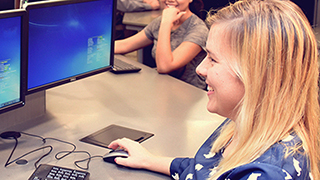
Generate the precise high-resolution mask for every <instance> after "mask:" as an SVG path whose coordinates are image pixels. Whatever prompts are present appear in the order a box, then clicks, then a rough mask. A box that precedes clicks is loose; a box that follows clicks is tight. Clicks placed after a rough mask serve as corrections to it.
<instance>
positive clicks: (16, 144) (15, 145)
mask: <svg viewBox="0 0 320 180" xmlns="http://www.w3.org/2000/svg"><path fill="white" fill-rule="evenodd" d="M14 140H15V141H16V143H15V144H14V147H13V149H12V151H11V153H10V155H9V158H8V160H7V162H6V163H5V164H4V167H7V166H8V165H9V164H11V162H10V163H9V161H10V159H11V157H12V155H13V152H14V151H15V150H16V148H17V146H18V139H17V138H16V137H14Z"/></svg>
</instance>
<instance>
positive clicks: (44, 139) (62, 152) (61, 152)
mask: <svg viewBox="0 0 320 180" xmlns="http://www.w3.org/2000/svg"><path fill="white" fill-rule="evenodd" d="M20 133H21V134H24V135H28V136H32V137H36V138H39V139H41V140H42V142H43V143H46V142H47V140H54V141H58V142H62V143H65V144H69V145H71V146H72V147H73V149H72V150H71V151H59V152H58V153H56V154H55V158H56V159H57V160H61V159H62V158H64V157H66V156H68V155H70V154H72V153H85V154H87V155H88V158H85V159H82V160H78V161H75V162H74V164H75V166H77V167H78V168H80V169H83V170H88V169H89V164H90V161H91V159H93V158H97V157H100V158H103V156H101V155H97V156H91V154H90V153H89V152H88V151H76V148H77V147H76V145H75V144H73V143H70V142H67V141H63V140H60V139H57V138H51V137H49V138H44V137H42V136H39V135H34V134H29V133H26V132H20ZM14 139H15V141H16V142H15V145H14V147H13V150H12V151H11V154H10V155H9V158H8V160H7V162H6V164H5V167H7V166H8V165H10V164H12V163H13V162H16V161H18V160H20V159H21V158H23V157H25V156H27V155H29V154H31V153H34V152H36V151H39V150H42V149H46V148H50V150H49V151H48V152H47V153H46V154H44V155H42V156H41V157H40V158H39V159H38V160H37V161H36V162H35V163H34V166H35V168H38V166H37V164H38V163H39V162H40V161H41V160H42V159H43V158H44V157H46V156H47V155H49V154H50V153H51V152H52V150H53V147H52V146H51V145H48V146H44V147H41V148H37V149H35V150H32V151H30V152H27V153H25V154H23V155H22V156H20V157H18V158H16V159H15V160H13V161H11V162H9V161H10V159H11V157H12V155H13V153H14V151H15V149H16V148H17V146H18V139H17V138H16V137H14ZM60 154H64V155H62V156H59V155H60ZM84 161H87V163H86V167H82V166H80V165H79V163H81V162H84Z"/></svg>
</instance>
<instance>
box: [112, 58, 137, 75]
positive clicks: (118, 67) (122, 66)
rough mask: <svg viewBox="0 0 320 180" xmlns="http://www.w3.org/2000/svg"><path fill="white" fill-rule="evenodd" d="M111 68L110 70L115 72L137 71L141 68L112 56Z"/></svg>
mask: <svg viewBox="0 0 320 180" xmlns="http://www.w3.org/2000/svg"><path fill="white" fill-rule="evenodd" d="M113 64H114V65H113V68H112V69H111V72H113V73H115V74H121V73H133V72H139V71H140V70H141V68H139V67H137V66H134V65H132V64H129V63H127V62H124V61H122V60H120V59H117V58H114V63H113Z"/></svg>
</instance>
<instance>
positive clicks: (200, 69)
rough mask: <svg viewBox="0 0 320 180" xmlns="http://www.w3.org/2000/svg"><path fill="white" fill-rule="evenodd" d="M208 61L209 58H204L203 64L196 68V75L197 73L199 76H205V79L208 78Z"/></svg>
mask: <svg viewBox="0 0 320 180" xmlns="http://www.w3.org/2000/svg"><path fill="white" fill-rule="evenodd" d="M206 59H207V58H204V59H203V60H202V62H201V63H200V64H199V65H198V67H197V68H196V73H197V74H198V75H199V76H203V77H206V76H207V67H206Z"/></svg>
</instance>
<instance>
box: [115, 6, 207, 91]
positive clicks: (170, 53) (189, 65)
mask: <svg viewBox="0 0 320 180" xmlns="http://www.w3.org/2000/svg"><path fill="white" fill-rule="evenodd" d="M161 3H162V4H164V6H165V8H164V9H163V12H162V16H160V17H158V18H156V19H155V20H153V21H152V22H151V23H150V24H148V25H147V26H146V27H145V28H144V29H143V30H142V31H140V32H138V33H137V34H135V35H133V36H131V37H128V38H126V39H122V40H117V41H115V48H114V49H115V53H116V54H125V53H129V52H132V51H135V50H138V49H140V48H143V47H146V46H148V45H151V44H153V48H152V57H153V58H154V59H155V62H156V68H157V71H158V72H159V73H161V74H169V75H171V76H173V77H176V78H178V79H181V80H183V81H185V82H187V83H189V84H192V85H194V86H196V87H199V88H201V89H206V84H205V82H204V78H203V77H200V76H199V75H197V74H196V72H195V69H196V67H197V66H198V65H199V63H200V62H201V61H202V59H203V58H204V57H205V54H206V53H205V51H204V50H203V49H202V47H204V46H205V42H206V38H207V34H208V28H207V26H206V24H205V23H204V22H203V20H202V19H200V18H199V17H198V16H197V15H196V14H200V10H201V9H202V6H201V5H202V4H203V3H202V1H201V0H163V1H162V2H161ZM191 9H192V10H193V12H194V13H193V12H192V11H191Z"/></svg>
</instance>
